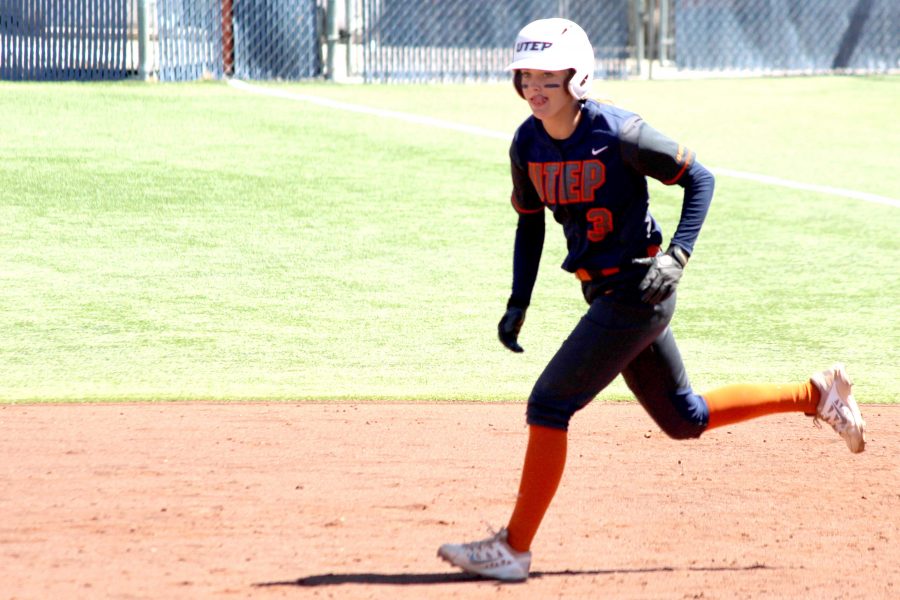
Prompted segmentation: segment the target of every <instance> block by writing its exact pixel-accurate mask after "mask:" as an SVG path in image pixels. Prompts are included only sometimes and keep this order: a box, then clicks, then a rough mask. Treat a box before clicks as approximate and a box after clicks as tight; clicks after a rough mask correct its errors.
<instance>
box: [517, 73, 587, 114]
mask: <svg viewBox="0 0 900 600" xmlns="http://www.w3.org/2000/svg"><path fill="white" fill-rule="evenodd" d="M568 76H569V72H568V70H562V71H538V70H535V69H522V71H521V81H522V84H521V85H522V95H524V96H525V100H527V101H528V106H529V107H531V112H532V113H533V114H534V116H535V117H536V118H538V119H541V120H542V121H544V120H552V119H553V118H554V117H557V116H560V114H561V113H562V112H564V113H565V114H568V112H569V111H571V109H572V108H573V106H574V105H575V99H574V98H573V97H572V95H571V94H570V93H569V89H568V86H567V85H566V79H567V78H568Z"/></svg>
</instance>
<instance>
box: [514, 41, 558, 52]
mask: <svg viewBox="0 0 900 600" xmlns="http://www.w3.org/2000/svg"><path fill="white" fill-rule="evenodd" d="M552 45H553V42H519V43H518V44H516V52H543V51H544V50H546V49H547V48H549V47H550V46H552Z"/></svg>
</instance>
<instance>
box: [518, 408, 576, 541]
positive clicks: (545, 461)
mask: <svg viewBox="0 0 900 600" xmlns="http://www.w3.org/2000/svg"><path fill="white" fill-rule="evenodd" d="M567 443H568V433H567V432H566V431H564V430H562V429H553V428H551V427H543V426H540V425H530V426H529V428H528V448H527V449H526V450H525V465H524V466H523V467H522V480H521V482H520V483H519V497H518V499H517V500H516V507H515V509H513V514H512V517H510V520H509V525H508V526H507V530H508V532H509V537H508V538H507V541H508V542H509V545H510V546H512V548H513V550H517V551H519V552H525V551H527V550H529V549H531V541H532V540H533V539H534V536H535V534H536V533H537V530H538V527H540V525H541V521H542V520H543V519H544V513H546V512H547V508H548V507H549V506H550V502H551V501H552V500H553V496H554V495H556V490H557V488H558V487H559V482H560V480H561V479H562V474H563V470H564V469H565V467H566V446H567Z"/></svg>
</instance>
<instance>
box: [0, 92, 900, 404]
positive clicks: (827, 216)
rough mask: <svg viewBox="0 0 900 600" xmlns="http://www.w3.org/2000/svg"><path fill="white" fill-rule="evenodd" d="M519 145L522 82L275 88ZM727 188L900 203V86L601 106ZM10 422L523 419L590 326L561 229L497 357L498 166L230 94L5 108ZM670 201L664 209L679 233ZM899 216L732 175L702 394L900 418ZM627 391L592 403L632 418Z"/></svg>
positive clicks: (692, 361)
mask: <svg viewBox="0 0 900 600" xmlns="http://www.w3.org/2000/svg"><path fill="white" fill-rule="evenodd" d="M270 85H271V86H272V87H278V88H280V89H286V90H289V91H293V92H298V93H304V94H313V95H319V96H323V97H329V98H334V99H339V100H343V101H346V102H353V103H357V104H364V105H367V106H373V107H380V108H386V109H391V110H398V111H407V112H412V113H416V114H422V115H430V116H434V117H438V118H441V119H446V120H450V121H455V122H460V123H468V124H473V125H478V126H481V127H486V128H490V129H493V130H496V131H501V132H508V133H510V134H511V133H512V131H513V130H514V129H515V127H516V125H517V124H518V123H519V122H520V121H521V120H522V119H523V118H525V117H526V116H527V114H528V113H527V107H526V106H525V104H524V103H523V102H522V101H521V100H520V99H519V98H518V97H517V96H516V95H515V93H514V92H513V91H512V89H511V86H509V85H484V86H367V87H364V86H334V85H325V84H280V85H277V86H275V85H272V84H270ZM598 92H599V93H598V95H602V96H606V97H609V98H611V99H613V100H615V101H616V102H617V103H618V104H620V105H622V106H624V107H626V108H630V109H633V110H636V111H638V112H640V113H641V114H642V115H643V116H644V118H645V119H646V120H647V121H648V122H650V123H651V124H653V125H654V126H655V127H656V128H658V129H660V130H662V131H664V132H665V133H667V134H669V135H670V136H672V137H674V138H676V139H678V140H679V141H682V142H684V143H686V144H687V145H689V146H691V147H692V148H694V149H695V150H696V151H697V152H698V156H699V158H700V160H701V161H702V162H703V163H704V164H707V165H708V166H711V167H713V168H716V167H719V168H729V169H736V170H742V171H752V172H756V173H761V174H766V175H772V176H777V177H782V178H787V179H793V180H797V181H801V182H805V183H814V184H823V185H830V186H837V187H842V188H851V189H855V190H859V191H864V192H870V193H873V194H880V195H883V196H887V197H891V198H900V169H898V168H897V156H898V150H900V126H898V124H897V119H896V114H895V112H896V98H897V97H898V96H900V77H871V78H845V77H822V78H790V79H748V80H739V81H703V82H609V83H603V84H601V86H600V89H599V90H598ZM0 113H2V114H3V119H0V223H2V225H0V227H2V229H0V232H2V235H0V256H2V259H0V373H2V376H0V402H7V403H8V402H21V401H70V400H97V401H120V400H245V399H250V400H256V399H261V400H305V399H333V398H354V399H397V400H400V399H423V400H424V399H436V400H515V399H524V398H525V397H526V396H527V394H528V392H529V391H530V388H531V385H532V383H533V381H534V379H535V378H536V377H537V375H538V374H539V373H540V371H541V369H542V368H543V366H544V364H545V363H546V362H547V360H548V359H549V358H550V356H551V355H552V354H553V353H554V352H555V350H556V348H557V347H558V346H559V344H560V342H561V341H562V340H563V339H564V338H565V337H566V335H567V334H568V333H569V331H570V330H571V328H572V326H573V325H574V324H575V322H576V321H577V319H578V318H579V317H580V315H581V314H582V312H583V310H584V308H585V306H584V304H583V301H582V300H581V297H580V293H579V287H578V285H577V282H576V281H574V279H573V278H572V277H571V276H569V275H567V274H565V273H564V272H562V271H561V270H560V269H559V264H560V262H561V260H562V257H563V254H564V240H563V238H562V233H561V231H560V230H559V228H558V226H556V225H554V224H552V223H551V227H550V228H549V231H548V236H547V243H546V246H545V252H544V259H543V263H542V268H541V274H540V276H539V279H538V284H537V288H536V291H535V295H534V299H533V304H532V307H531V309H530V310H529V314H528V320H527V322H526V324H525V327H524V329H523V331H522V335H521V338H520V341H521V342H522V344H523V346H524V347H525V348H526V353H525V354H524V355H513V354H512V353H509V352H508V351H506V350H505V349H503V348H502V347H501V345H500V344H499V342H497V340H496V333H495V328H496V322H497V320H498V319H499V318H500V316H501V314H502V312H503V309H504V305H505V300H506V297H507V295H508V291H509V285H510V276H511V275H510V273H511V266H512V259H511V253H512V240H513V233H514V226H515V215H514V213H513V211H512V209H511V208H510V207H509V201H508V198H509V187H510V184H509V175H508V164H507V148H508V142H506V141H503V140H497V139H491V138H485V137H478V136H473V135H470V134H465V133H455V132H451V131H447V130H441V129H431V128H427V127H423V126H417V125H412V124H407V123H403V122H399V121H396V120H390V119H385V118H380V117H375V116H366V115H360V114H356V113H350V112H341V111H336V110H333V109H328V108H324V107H318V106H314V105H311V104H308V103H302V102H292V101H289V100H284V99H276V98H267V97H260V96H254V95H249V94H247V93H245V92H241V91H239V90H235V89H233V88H230V87H228V86H226V85H225V84H223V83H197V84H171V85H152V84H143V83H119V84H89V85H85V84H12V83H0ZM678 191H680V188H675V189H670V188H664V187H663V186H662V185H658V184H656V183H655V182H654V183H653V184H652V186H651V192H652V194H653V203H652V206H653V212H654V215H655V216H656V217H657V218H658V220H660V221H661V222H662V224H663V226H664V230H665V231H666V232H667V233H669V234H671V232H672V231H673V229H674V225H675V222H676V219H677V216H678V209H679V203H680V195H679V194H678V193H677V192H678ZM898 233H900V208H898V207H895V206H887V205H881V204H873V203H867V202H863V201H861V200H853V199H848V198H841V197H836V196H829V195H822V194H817V193H812V192H805V191H797V190H791V189H787V188H780V187H775V186H769V185H763V184H758V183H752V182H749V181H745V180H739V179H730V178H728V177H719V179H718V184H717V194H716V198H715V200H714V204H713V208H712V210H711V212H710V216H709V218H708V220H707V223H706V226H705V227H704V231H703V233H702V235H701V238H700V242H699V244H698V246H697V248H696V251H695V255H694V258H693V260H692V262H691V265H690V266H689V268H688V271H687V273H686V275H685V277H684V279H683V281H682V285H681V287H680V288H679V294H680V300H679V311H678V313H677V314H676V318H675V321H674V322H673V328H674V329H675V332H676V335H677V336H678V338H679V343H680V346H681V350H682V354H683V355H684V357H685V362H686V364H687V367H688V371H689V373H690V374H691V377H692V380H693V383H694V385H695V387H696V388H697V389H698V390H699V391H702V390H704V389H707V388H709V387H711V386H717V385H721V384H726V383H730V382H751V381H773V382H778V381H785V382H787V381H795V380H800V379H803V378H805V377H807V376H808V375H809V374H810V373H812V372H813V371H815V370H819V369H821V368H824V367H825V366H828V365H829V364H830V363H831V362H832V361H834V360H838V359H840V360H843V361H845V362H846V363H847V364H848V366H849V369H850V372H851V374H852V375H853V376H854V378H855V379H856V383H857V386H856V390H857V396H858V397H859V399H860V400H861V401H863V402H895V401H896V400H897V398H898V384H897V381H898V375H900V368H898V365H900V320H898V318H897V309H896V305H897V302H898V299H900V267H898V265H900V242H898V238H897V235H898ZM628 397H629V395H628V392H627V389H626V388H625V387H624V384H622V383H621V381H617V382H616V383H615V384H614V385H613V386H611V388H610V389H609V390H607V391H605V392H604V393H603V394H602V395H601V398H602V399H605V400H620V399H626V398H628Z"/></svg>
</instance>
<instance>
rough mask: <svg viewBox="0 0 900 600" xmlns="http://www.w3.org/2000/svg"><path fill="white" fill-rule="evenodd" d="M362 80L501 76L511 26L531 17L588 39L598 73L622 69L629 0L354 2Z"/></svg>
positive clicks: (508, 55)
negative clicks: (560, 22) (556, 22)
mask: <svg viewBox="0 0 900 600" xmlns="http://www.w3.org/2000/svg"><path fill="white" fill-rule="evenodd" d="M358 7H359V9H360V11H361V12H360V15H361V21H360V25H361V35H359V36H358V40H359V43H360V45H361V53H358V54H357V55H356V58H357V63H356V64H357V69H358V74H359V75H361V76H362V78H363V79H364V80H365V81H378V82H392V81H404V82H406V81H441V82H459V81H491V80H496V79H507V78H508V77H509V74H508V73H507V72H506V71H505V68H506V65H508V64H509V63H510V61H511V60H512V43H511V42H512V39H513V38H514V36H515V32H516V31H517V30H518V29H520V28H522V27H523V26H525V25H526V24H527V23H529V22H530V21H533V20H534V19H537V18H541V17H547V16H563V17H568V18H570V19H572V20H574V21H576V22H578V23H579V24H580V25H581V26H582V27H583V28H584V29H585V31H587V32H588V34H589V36H590V37H591V42H592V43H593V45H594V48H595V54H596V58H597V71H598V74H599V75H601V76H605V77H621V76H624V75H627V74H628V72H629V71H628V70H629V66H628V61H627V59H628V56H629V48H628V38H629V10H628V9H629V0H607V1H606V2H597V1H596V0H568V1H565V2H560V1H559V0H495V1H493V2H464V1H459V0H457V1H447V0H423V1H420V2H408V1H406V2H404V1H402V0H369V1H362V2H359V3H358Z"/></svg>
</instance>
